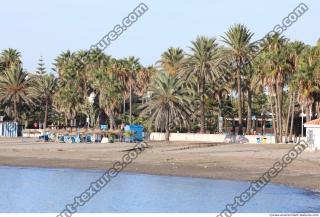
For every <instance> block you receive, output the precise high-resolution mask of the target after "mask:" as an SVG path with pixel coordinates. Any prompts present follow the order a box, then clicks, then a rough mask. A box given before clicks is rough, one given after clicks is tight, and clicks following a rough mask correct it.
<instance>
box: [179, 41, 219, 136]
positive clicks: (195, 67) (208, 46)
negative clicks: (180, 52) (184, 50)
mask: <svg viewBox="0 0 320 217" xmlns="http://www.w3.org/2000/svg"><path fill="white" fill-rule="evenodd" d="M191 43H192V46H191V47H190V50H191V53H188V54H186V58H185V59H184V60H183V62H182V63H181V67H180V69H179V77H181V79H185V80H186V81H188V82H193V81H195V82H196V84H197V85H198V87H199V96H200V133H205V93H206V81H208V80H213V79H214V78H218V77H219V76H220V74H221V70H220V68H219V67H220V65H221V62H222V57H221V56H222V55H221V48H220V47H219V46H218V44H217V42H216V39H214V38H207V37H204V36H201V37H198V38H196V40H195V41H192V42H191Z"/></svg>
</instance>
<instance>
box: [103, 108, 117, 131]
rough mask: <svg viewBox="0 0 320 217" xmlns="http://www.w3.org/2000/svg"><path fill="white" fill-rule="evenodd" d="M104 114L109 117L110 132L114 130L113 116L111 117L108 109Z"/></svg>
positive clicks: (111, 114)
mask: <svg viewBox="0 0 320 217" xmlns="http://www.w3.org/2000/svg"><path fill="white" fill-rule="evenodd" d="M105 112H106V114H107V115H108V117H109V124H110V130H114V128H115V119H114V115H113V113H112V111H110V109H107V110H106V111H105Z"/></svg>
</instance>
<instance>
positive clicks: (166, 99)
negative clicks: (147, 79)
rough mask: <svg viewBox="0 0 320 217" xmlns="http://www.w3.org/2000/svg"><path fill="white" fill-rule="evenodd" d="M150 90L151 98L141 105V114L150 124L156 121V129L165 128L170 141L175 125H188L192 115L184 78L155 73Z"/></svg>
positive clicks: (167, 138) (167, 139)
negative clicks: (171, 131)
mask: <svg viewBox="0 0 320 217" xmlns="http://www.w3.org/2000/svg"><path fill="white" fill-rule="evenodd" d="M149 91H151V93H152V95H151V98H150V100H149V101H148V102H146V103H145V104H144V105H142V106H141V107H140V108H141V109H142V112H141V113H140V116H142V117H144V116H146V117H147V118H148V123H149V125H151V124H152V123H154V124H155V128H156V129H161V130H165V132H166V136H165V138H166V141H169V134H170V129H171V128H172V127H173V126H174V125H178V124H182V125H188V120H189V119H190V117H191V115H192V110H191V102H190V94H189V92H188V90H187V89H186V88H184V86H183V80H181V79H179V78H178V77H177V76H170V75H168V74H166V73H161V72H160V73H158V74H156V75H155V77H154V79H153V81H152V84H151V86H150V89H149Z"/></svg>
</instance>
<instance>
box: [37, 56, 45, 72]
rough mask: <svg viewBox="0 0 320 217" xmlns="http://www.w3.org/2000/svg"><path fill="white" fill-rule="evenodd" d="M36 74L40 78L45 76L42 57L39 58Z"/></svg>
mask: <svg viewBox="0 0 320 217" xmlns="http://www.w3.org/2000/svg"><path fill="white" fill-rule="evenodd" d="M36 73H37V75H40V76H41V75H44V74H46V67H45V65H44V61H43V58H42V57H40V59H39V62H38V67H37V70H36Z"/></svg>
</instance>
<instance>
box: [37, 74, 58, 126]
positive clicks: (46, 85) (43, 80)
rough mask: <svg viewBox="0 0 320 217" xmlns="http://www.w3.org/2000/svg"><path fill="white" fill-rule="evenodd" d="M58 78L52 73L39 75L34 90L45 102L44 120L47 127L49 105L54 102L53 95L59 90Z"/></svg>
mask: <svg viewBox="0 0 320 217" xmlns="http://www.w3.org/2000/svg"><path fill="white" fill-rule="evenodd" d="M57 85H58V80H57V78H56V77H54V75H52V74H50V75H49V74H44V75H42V76H37V77H36V79H35V86H34V88H33V90H34V91H35V94H37V95H38V97H39V100H40V101H41V102H44V106H45V109H44V111H45V113H44V121H43V128H44V129H45V128H46V127H47V122H48V110H49V106H50V105H51V103H52V99H53V96H54V94H55V92H56V90H57V87H58V86H57Z"/></svg>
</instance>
